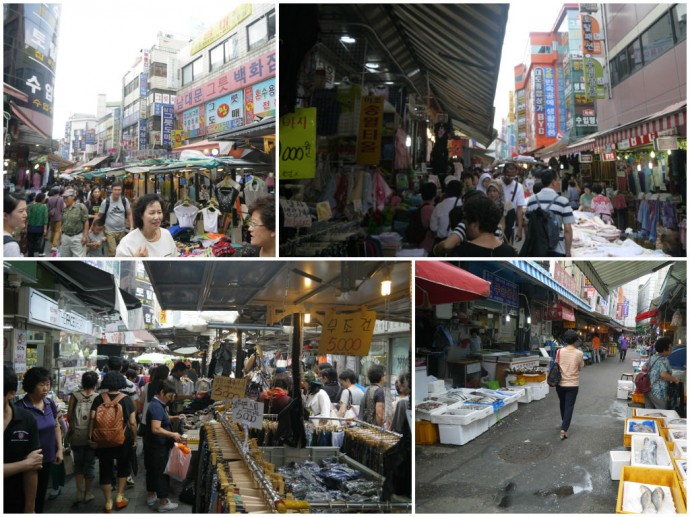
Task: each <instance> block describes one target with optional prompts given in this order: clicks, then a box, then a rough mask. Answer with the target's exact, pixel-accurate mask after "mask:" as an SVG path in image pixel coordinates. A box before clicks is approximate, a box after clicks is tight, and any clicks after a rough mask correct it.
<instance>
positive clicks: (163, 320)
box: [158, 309, 168, 325]
mask: <svg viewBox="0 0 690 517" xmlns="http://www.w3.org/2000/svg"><path fill="white" fill-rule="evenodd" d="M167 322H168V315H167V314H166V312H165V309H161V312H160V315H159V316H158V323H160V324H161V325H163V324H165V323H167Z"/></svg>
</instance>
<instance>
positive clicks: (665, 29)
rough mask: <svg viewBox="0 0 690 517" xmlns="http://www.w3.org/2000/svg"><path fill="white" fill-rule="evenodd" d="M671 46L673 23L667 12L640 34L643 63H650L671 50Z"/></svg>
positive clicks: (669, 13)
mask: <svg viewBox="0 0 690 517" xmlns="http://www.w3.org/2000/svg"><path fill="white" fill-rule="evenodd" d="M673 45H674V44H673V23H672V21H671V12H670V11H669V12H667V13H666V14H664V15H663V16H662V17H661V18H659V19H658V20H657V21H656V22H655V23H654V25H652V26H651V27H649V29H647V30H646V31H644V32H643V33H642V48H644V62H645V63H651V62H652V61H654V60H655V59H656V58H658V57H659V56H661V55H662V54H664V53H665V52H666V51H667V50H669V49H671V48H673Z"/></svg>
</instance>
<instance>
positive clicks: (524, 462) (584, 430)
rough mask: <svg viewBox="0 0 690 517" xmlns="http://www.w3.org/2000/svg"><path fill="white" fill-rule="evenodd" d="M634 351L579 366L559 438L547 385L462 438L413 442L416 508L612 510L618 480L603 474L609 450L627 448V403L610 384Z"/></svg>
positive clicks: (625, 367)
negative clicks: (571, 407) (538, 396)
mask: <svg viewBox="0 0 690 517" xmlns="http://www.w3.org/2000/svg"><path fill="white" fill-rule="evenodd" d="M634 359H637V354H635V353H630V354H628V358H627V360H626V361H625V363H621V362H619V360H618V358H617V357H609V358H608V359H607V360H606V361H605V362H603V363H600V364H596V365H593V366H587V367H585V368H584V369H583V370H582V374H581V378H580V391H579V393H578V398H577V402H576V404H575V412H574V415H573V423H572V426H571V428H570V433H569V435H570V436H569V438H568V439H567V440H564V441H560V440H559V436H558V432H559V428H560V418H559V412H558V397H557V396H556V390H555V389H554V388H551V389H550V391H549V395H548V396H547V397H546V398H545V399H543V400H539V401H533V402H530V403H529V404H519V408H518V410H517V411H516V412H514V413H512V414H511V415H509V416H507V417H506V418H505V419H504V420H503V421H502V422H499V423H498V424H497V425H495V426H494V427H492V428H490V429H489V431H488V432H486V433H484V434H482V435H480V436H479V437H477V438H476V439H474V440H473V441H471V442H469V443H467V444H466V445H464V446H453V445H440V444H436V445H431V446H417V447H416V459H415V464H416V474H415V479H416V510H417V512H418V513H614V512H615V507H616V499H617V493H618V484H619V482H618V481H612V480H611V477H610V474H609V451H611V450H625V448H624V447H623V428H624V423H623V419H624V418H625V417H626V411H627V403H626V401H624V400H619V399H616V388H617V381H618V380H619V379H620V377H621V374H622V373H626V372H632V371H633V368H632V364H631V362H632V361H633V360H634ZM509 449H512V450H509ZM501 457H505V458H508V457H512V458H513V460H512V461H506V460H504V459H502V458H501ZM522 458H524V459H522ZM529 458H533V459H529ZM559 488H560V490H559Z"/></svg>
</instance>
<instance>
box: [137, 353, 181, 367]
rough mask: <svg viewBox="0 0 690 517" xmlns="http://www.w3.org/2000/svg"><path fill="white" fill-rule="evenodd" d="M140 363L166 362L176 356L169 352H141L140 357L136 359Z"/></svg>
mask: <svg viewBox="0 0 690 517" xmlns="http://www.w3.org/2000/svg"><path fill="white" fill-rule="evenodd" d="M134 360H135V361H136V362H137V363H138V364H146V363H154V364H165V363H167V362H168V361H173V360H175V357H174V356H172V355H168V354H160V353H158V352H152V353H150V354H141V355H140V356H139V357H136V358H135V359H134Z"/></svg>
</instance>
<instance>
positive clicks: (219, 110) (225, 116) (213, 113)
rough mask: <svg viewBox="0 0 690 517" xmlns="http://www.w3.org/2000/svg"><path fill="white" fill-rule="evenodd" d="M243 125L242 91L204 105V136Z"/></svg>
mask: <svg viewBox="0 0 690 517" xmlns="http://www.w3.org/2000/svg"><path fill="white" fill-rule="evenodd" d="M243 125H244V92H243V91H242V90H239V91H236V92H233V93H231V94H230V95H225V96H223V97H220V98H218V99H215V100H212V101H211V102H207V103H206V134H207V135H211V134H213V133H220V132H221V131H226V130H228V129H233V128H236V127H242V126H243Z"/></svg>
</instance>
